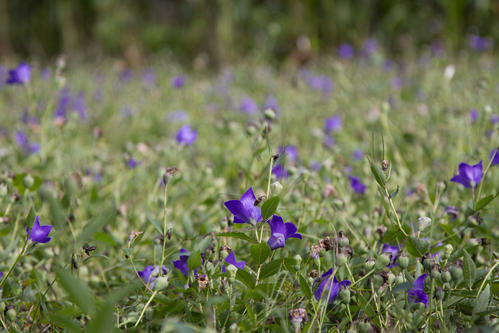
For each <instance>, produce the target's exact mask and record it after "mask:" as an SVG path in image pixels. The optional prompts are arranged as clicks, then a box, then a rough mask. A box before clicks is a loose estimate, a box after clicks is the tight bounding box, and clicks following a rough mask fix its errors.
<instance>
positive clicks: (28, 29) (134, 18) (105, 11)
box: [0, 0, 499, 67]
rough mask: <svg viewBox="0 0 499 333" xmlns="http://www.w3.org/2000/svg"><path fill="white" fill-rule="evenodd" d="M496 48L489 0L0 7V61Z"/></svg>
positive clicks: (28, 0)
mask: <svg viewBox="0 0 499 333" xmlns="http://www.w3.org/2000/svg"><path fill="white" fill-rule="evenodd" d="M498 40H499V1H497V0H417V1H415V0H356V1H352V0H267V1H265V0H253V1H250V0H185V1H179V0H85V1H68V0H23V1H18V0H0V57H1V58H11V57H23V58H26V57H36V58H37V59H41V60H44V59H46V60H50V59H53V58H55V57H57V56H58V55H60V54H67V55H69V56H72V57H81V58H84V59H95V58H100V57H104V56H111V57H120V58H124V59H126V60H127V61H128V62H130V63H131V64H140V63H142V62H144V61H145V60H144V59H147V58H148V57H151V56H164V57H168V58H171V59H172V60H175V61H178V62H179V63H181V64H184V65H188V66H190V65H193V64H195V65H198V66H214V67H218V66H219V65H221V64H224V63H231V62H234V61H239V60H241V59H244V58H247V57H251V58H252V59H254V58H257V59H262V60H265V61H268V62H270V63H282V62H283V61H286V60H290V59H293V61H297V62H299V63H305V62H307V61H309V60H310V59H314V58H316V57H320V56H321V55H324V54H336V55H338V56H341V57H350V56H351V55H352V54H355V55H359V53H366V52H370V51H372V50H373V49H375V48H378V47H379V48H383V49H384V50H386V51H387V52H389V53H390V54H391V55H393V56H395V57H396V56H405V55H410V54H416V53H420V52H421V51H425V52H426V51H429V52H433V53H439V52H440V53H443V52H447V53H453V54H455V53H456V52H459V51H461V50H463V49H472V50H473V51H480V52H482V51H491V50H493V48H494V42H495V45H496V47H497V44H498V43H497V41H498Z"/></svg>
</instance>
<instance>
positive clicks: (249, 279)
mask: <svg viewBox="0 0 499 333" xmlns="http://www.w3.org/2000/svg"><path fill="white" fill-rule="evenodd" d="M236 279H238V280H239V281H241V282H242V283H244V285H245V286H246V287H248V288H250V289H253V288H254V287H255V278H254V277H253V276H252V275H251V274H250V273H248V272H246V271H244V270H242V269H238V270H237V273H236Z"/></svg>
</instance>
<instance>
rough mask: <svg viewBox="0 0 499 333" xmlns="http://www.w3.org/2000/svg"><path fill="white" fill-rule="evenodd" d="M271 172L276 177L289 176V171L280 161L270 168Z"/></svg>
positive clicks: (283, 177)
mask: <svg viewBox="0 0 499 333" xmlns="http://www.w3.org/2000/svg"><path fill="white" fill-rule="evenodd" d="M272 174H273V175H274V176H275V178H276V179H285V178H288V177H289V172H288V170H286V168H285V167H284V165H282V164H281V163H278V164H276V165H275V166H274V167H273V168H272Z"/></svg>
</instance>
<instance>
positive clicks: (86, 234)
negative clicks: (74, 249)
mask: <svg viewBox="0 0 499 333" xmlns="http://www.w3.org/2000/svg"><path fill="white" fill-rule="evenodd" d="M115 217H116V208H114V207H109V208H107V210H106V211H104V212H103V213H102V215H99V216H97V217H95V218H94V219H93V220H92V221H91V222H89V223H87V224H86V225H85V226H84V227H83V229H82V231H81V232H80V234H79V235H78V237H77V244H78V247H79V246H81V245H82V244H83V243H85V242H88V241H90V238H92V237H93V236H94V234H95V233H96V232H97V231H99V230H101V229H102V228H104V226H105V225H106V224H108V223H110V222H112V221H114V218H115Z"/></svg>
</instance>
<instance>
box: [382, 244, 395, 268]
mask: <svg viewBox="0 0 499 333" xmlns="http://www.w3.org/2000/svg"><path fill="white" fill-rule="evenodd" d="M399 251H400V248H399V247H398V246H397V245H390V244H388V243H385V244H383V249H382V250H381V253H388V254H389V255H390V264H389V265H388V268H392V267H394V266H397V265H398V264H397V263H396V262H395V261H396V260H397V255H398V253H399Z"/></svg>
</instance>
